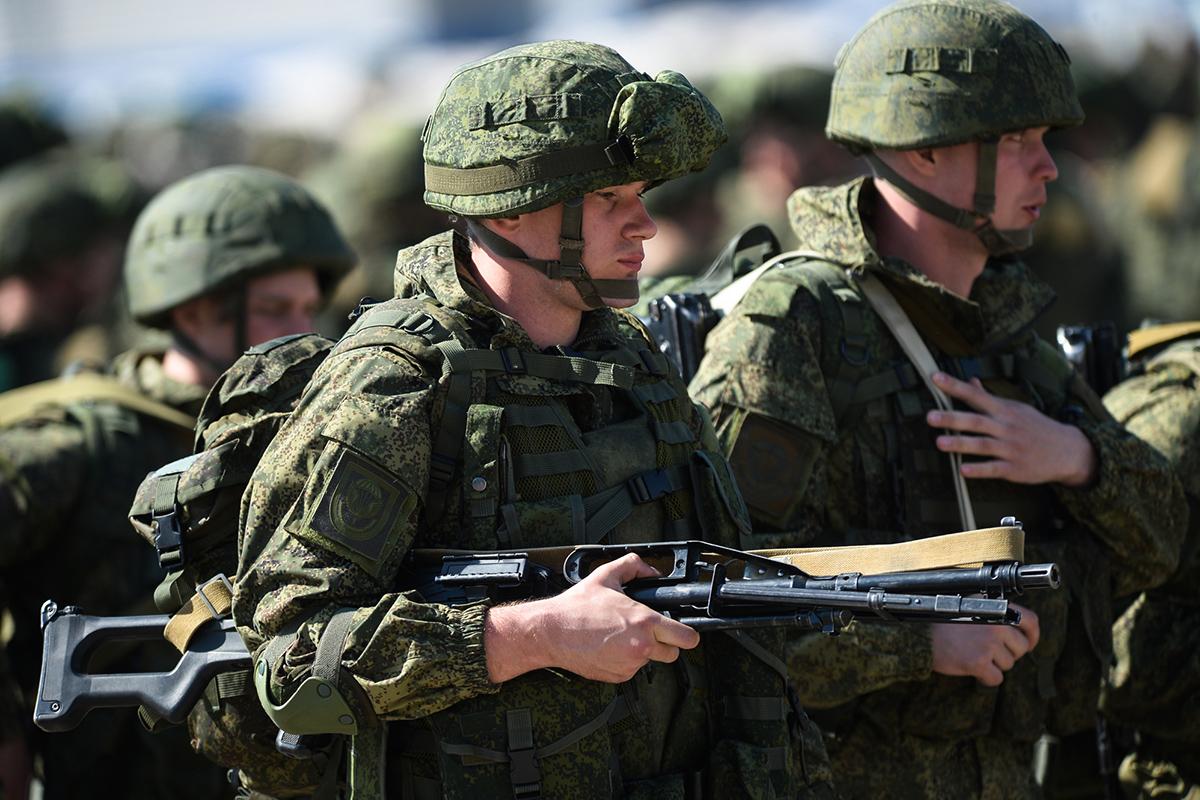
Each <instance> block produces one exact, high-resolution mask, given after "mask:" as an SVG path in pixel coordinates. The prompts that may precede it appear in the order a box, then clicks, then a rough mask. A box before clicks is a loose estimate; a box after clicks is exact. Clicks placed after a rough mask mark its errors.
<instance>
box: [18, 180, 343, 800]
mask: <svg viewBox="0 0 1200 800" xmlns="http://www.w3.org/2000/svg"><path fill="white" fill-rule="evenodd" d="M353 262H354V257H353V253H352V252H351V251H350V249H349V247H348V246H347V245H346V243H345V242H344V241H343V239H342V237H341V235H340V234H339V232H338V231H337V229H336V227H335V226H334V225H333V222H332V220H331V218H330V217H329V215H328V214H327V212H326V211H325V209H324V208H322V207H321V206H320V205H319V204H317V203H316V201H315V200H313V199H312V198H311V197H310V196H309V195H308V194H307V193H306V192H305V191H304V189H302V188H301V187H300V186H299V185H297V184H295V183H294V182H292V181H291V180H289V179H287V178H285V177H283V176H281V175H278V174H275V173H273V172H269V171H266V170H261V169H256V168H251V167H220V168H216V169H211V170H207V171H205V172H201V173H198V174H196V175H194V176H192V177H190V178H186V179H184V180H182V181H179V182H178V183H176V184H175V185H173V186H171V187H169V188H168V189H166V190H165V191H163V192H162V193H161V194H159V195H158V197H157V198H155V200H154V201H153V202H152V203H151V204H150V205H148V206H147V207H146V209H145V210H144V211H143V213H142V214H141V216H140V217H139V219H138V221H137V224H136V226H135V228H134V230H133V233H132V235H131V239H130V245H129V251H128V255H127V258H126V262H125V278H126V284H127V287H128V299H129V305H130V311H131V313H132V315H133V317H134V318H135V319H136V320H137V321H139V322H141V323H143V324H145V325H149V326H151V327H155V328H161V329H164V330H167V331H169V332H170V335H171V345H170V346H169V347H167V348H166V349H165V351H164V350H154V349H150V350H145V349H142V350H133V351H130V352H126V353H124V354H122V355H120V356H118V357H117V358H116V359H115V360H114V361H113V362H112V364H111V365H110V366H109V368H108V370H107V373H106V374H107V375H108V376H110V379H108V380H104V379H101V378H98V377H96V376H87V379H85V377H84V376H81V377H79V378H72V379H62V380H58V381H52V382H47V383H44V384H39V385H36V386H33V387H27V388H25V389H22V390H18V391H16V392H12V393H9V394H7V395H3V396H0V424H2V425H3V426H4V427H0V519H3V520H4V525H2V526H0V568H2V569H3V572H2V575H3V578H2V581H3V590H4V596H3V604H4V607H5V608H6V609H8V610H10V611H11V613H12V617H13V619H14V620H15V623H16V630H15V632H14V634H13V638H12V640H11V641H10V642H9V643H8V652H9V654H10V656H11V658H12V661H13V669H14V670H15V671H16V675H17V678H18V681H19V683H20V685H21V687H22V689H23V691H24V694H25V696H26V700H27V701H29V700H30V699H31V698H32V697H33V695H34V691H35V689H36V686H37V680H38V665H39V664H40V661H41V636H40V633H39V630H38V627H37V619H38V607H39V605H40V603H41V602H42V601H43V600H44V599H45V598H46V597H53V598H55V599H56V600H59V601H60V602H62V601H68V602H72V603H77V604H78V605H80V606H81V607H82V608H83V609H84V610H85V611H87V612H90V613H108V614H129V613H149V612H150V611H151V610H152V609H153V604H152V603H151V596H152V594H153V591H154V586H155V584H156V583H157V581H158V579H159V578H161V576H162V575H161V571H160V570H159V567H158V564H157V563H156V561H155V559H154V556H153V554H152V553H150V552H149V551H148V550H147V549H146V547H145V545H144V543H142V542H141V541H139V540H138V539H137V538H136V537H134V536H132V535H131V532H130V530H129V524H128V522H127V520H126V510H127V509H128V507H129V502H130V500H131V499H132V497H133V493H134V491H135V490H136V489H137V486H138V484H139V483H140V482H141V480H142V478H144V477H145V475H146V473H147V472H148V471H150V470H151V469H153V468H155V467H157V466H159V465H161V464H163V463H165V462H167V461H172V460H174V459H176V458H179V457H181V456H183V455H186V454H188V453H189V452H190V451H191V442H192V425H193V424H194V419H193V417H194V415H195V414H196V413H197V411H198V410H199V407H200V404H201V402H202V401H203V399H204V396H205V394H206V392H207V389H208V387H209V385H210V384H211V383H212V382H213V381H214V380H215V379H216V377H217V376H218V375H219V374H220V372H221V371H222V370H223V369H224V368H225V366H227V365H228V364H229V363H231V362H232V361H233V360H234V359H235V358H236V357H237V356H238V355H239V354H240V353H241V352H242V351H243V350H244V349H245V348H246V346H247V345H249V344H254V343H258V342H262V341H265V340H268V339H272V338H275V337H277V336H283V335H287V334H292V333H299V332H305V331H308V330H310V329H311V328H312V322H313V315H314V314H315V313H316V310H317V306H318V305H319V303H320V300H321V297H322V295H323V294H324V293H325V292H327V291H328V290H329V288H330V286H331V284H332V283H333V282H334V281H335V280H336V279H337V278H338V277H339V276H340V275H342V274H344V273H345V272H346V271H347V270H349V269H350V267H351V266H352V265H353ZM165 655H166V653H164V652H158V653H155V652H153V651H152V652H150V653H146V652H142V651H138V652H135V653H115V654H111V653H110V654H109V656H108V657H109V658H110V663H109V664H108V666H110V667H120V666H121V664H126V665H133V671H138V670H146V669H147V668H149V667H150V666H152V665H153V664H154V663H157V661H161V660H162V656H165ZM102 657H103V654H102ZM156 658H157V661H156ZM168 663H170V662H168ZM23 716H24V720H23V723H24V725H25V726H26V727H28V720H29V716H30V711H28V710H26V712H24V715H23ZM187 746H188V745H187V737H186V732H185V731H182V730H168V731H166V732H164V733H162V734H158V735H156V736H154V737H150V736H149V734H147V733H146V731H144V730H142V729H141V728H140V726H138V724H137V723H136V722H134V718H133V716H132V715H129V714H121V715H103V714H99V715H93V717H90V718H89V719H87V720H86V721H85V722H84V724H83V725H82V726H81V727H80V728H79V729H78V730H76V731H73V732H72V733H70V734H55V735H54V736H51V737H40V738H39V740H38V741H37V743H36V750H37V751H38V752H39V753H40V755H41V759H42V764H43V780H44V784H45V795H44V796H45V797H47V798H56V797H82V796H85V795H87V794H89V793H90V792H92V791H93V788H92V787H94V786H97V785H104V784H105V783H107V785H109V786H111V787H113V788H114V790H117V791H119V792H120V794H121V795H122V796H124V797H168V796H169V797H205V796H208V797H211V796H213V794H214V793H215V792H218V791H219V786H220V781H221V776H220V773H219V772H217V771H216V770H215V768H212V767H210V768H209V769H208V770H207V771H205V770H202V769H201V767H204V766H206V765H205V764H204V762H203V761H201V760H199V759H198V757H196V756H194V755H191V754H189V753H187V752H186V748H187ZM118 787H119V789H118Z"/></svg>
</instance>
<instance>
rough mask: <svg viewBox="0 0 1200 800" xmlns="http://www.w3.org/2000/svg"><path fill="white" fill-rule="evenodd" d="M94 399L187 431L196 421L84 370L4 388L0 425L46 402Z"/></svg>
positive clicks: (63, 403)
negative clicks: (39, 381)
mask: <svg viewBox="0 0 1200 800" xmlns="http://www.w3.org/2000/svg"><path fill="white" fill-rule="evenodd" d="M96 401H109V402H113V403H116V404H117V405H119V406H121V407H122V408H128V409H130V410H132V411H136V412H138V413H139V414H145V415H146V416H148V417H153V418H154V419H158V420H162V421H163V422H166V423H168V424H171V425H176V426H178V427H180V428H183V429H185V430H187V431H189V432H190V431H191V430H192V428H194V427H195V425H196V419H195V418H194V417H193V416H191V415H190V414H185V413H184V412H182V411H180V410H178V409H176V408H172V407H171V406H169V405H167V404H165V403H160V402H158V401H157V400H151V399H150V398H149V397H146V396H145V395H143V394H142V393H141V392H139V391H137V390H136V389H132V388H130V387H128V386H126V385H124V384H122V383H119V382H118V381H116V380H115V379H113V378H110V377H108V376H106V375H94V374H87V375H75V376H73V377H71V378H55V379H54V380H49V381H42V382H41V383H35V384H32V385H31V386H22V387H21V388H19V389H12V390H10V391H7V392H5V393H4V396H3V397H0V427H7V426H9V425H13V424H15V423H17V422H20V421H22V420H25V419H28V418H29V417H32V416H33V415H34V414H36V413H37V412H38V411H40V410H41V409H43V408H46V407H48V406H50V407H55V408H62V407H64V406H68V405H70V404H72V403H89V402H96Z"/></svg>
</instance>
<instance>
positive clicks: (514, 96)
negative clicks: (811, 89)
mask: <svg viewBox="0 0 1200 800" xmlns="http://www.w3.org/2000/svg"><path fill="white" fill-rule="evenodd" d="M725 138H726V134H725V126H724V123H723V122H722V120H721V115H720V114H719V113H718V112H717V110H716V109H715V108H714V107H713V105H712V103H710V102H709V101H708V99H707V98H706V97H705V96H704V95H703V94H701V93H700V92H699V91H698V90H697V89H696V88H695V87H693V86H692V84H691V83H689V82H688V80H687V78H685V77H683V76H682V75H680V74H679V73H677V72H672V71H669V70H667V71H663V72H660V73H658V75H656V76H655V77H654V78H651V77H650V76H649V75H647V74H646V73H644V72H638V71H637V70H635V69H634V68H633V67H632V66H630V64H629V62H627V61H626V60H625V59H624V58H622V57H621V56H620V55H618V54H617V53H616V52H615V51H613V50H611V49H609V48H607V47H604V46H602V45H597V44H589V43H586V42H575V41H550V42H539V43H536V44H527V45H520V46H517V47H513V48H510V49H508V50H504V51H501V52H500V53H497V54H495V55H493V56H490V57H488V58H485V59H483V60H482V61H477V62H474V63H472V64H468V65H466V66H464V67H462V68H460V69H459V70H458V71H457V72H455V73H454V75H453V76H452V77H451V78H450V82H449V84H448V85H447V86H446V89H445V90H444V91H443V92H442V96H441V98H440V99H439V101H438V104H437V107H436V108H435V109H434V112H433V115H432V116H430V118H429V121H428V122H427V123H426V125H425V131H424V133H423V134H422V140H423V141H424V149H423V158H424V161H425V202H426V204H427V205H429V206H431V207H433V208H435V209H439V210H442V211H447V212H450V213H451V214H454V215H458V216H462V217H466V218H467V220H468V225H469V227H470V229H471V231H472V233H473V234H474V235H475V236H476V237H477V238H478V239H479V240H480V241H481V242H482V243H483V244H484V245H485V246H487V247H488V248H489V249H491V250H492V251H494V252H496V253H497V254H499V255H501V256H503V257H506V258H511V259H514V260H517V261H521V262H523V263H525V264H528V265H529V266H531V267H533V268H535V269H537V270H539V271H541V272H543V273H545V274H546V275H547V276H548V277H550V278H551V279H556V280H568V281H571V282H572V283H574V284H575V286H576V288H577V289H578V290H579V293H580V296H581V297H582V298H583V300H584V302H586V303H587V304H588V305H589V306H591V307H593V308H598V307H601V306H603V305H604V301H603V300H602V299H601V298H602V297H607V298H612V299H631V298H632V299H636V298H637V295H638V288H637V281H636V280H594V279H592V278H591V277H590V276H589V275H588V273H587V269H586V267H585V265H584V264H583V263H582V260H581V254H582V251H583V237H582V226H583V196H584V195H585V194H586V193H588V192H591V191H595V190H596V189H600V188H603V187H605V186H614V185H619V184H624V183H632V182H636V181H646V182H647V183H648V184H650V185H656V184H659V183H662V182H664V181H668V180H671V179H672V178H677V177H680V176H683V175H686V174H688V173H690V172H696V171H699V170H701V169H703V168H704V167H705V165H706V164H708V161H709V158H710V157H711V156H712V154H713V152H714V151H715V150H716V149H717V147H719V146H720V145H721V144H722V143H723V142H724V141H725ZM556 203H563V204H564V205H563V218H562V232H561V236H560V248H561V249H560V253H559V258H558V259H557V260H552V261H551V260H544V259H534V258H530V257H529V256H528V255H526V253H525V252H524V251H523V250H521V249H520V248H519V247H517V246H516V245H514V244H513V243H512V242H510V241H508V240H507V239H504V238H503V237H501V236H499V235H497V234H495V233H494V232H492V231H491V230H490V229H488V228H486V227H485V226H483V225H480V224H478V223H477V222H476V221H474V218H480V217H511V216H517V215H519V214H524V213H527V212H531V211H537V210H539V209H542V208H547V207H549V206H552V205H554V204H556Z"/></svg>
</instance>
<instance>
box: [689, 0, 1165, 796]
mask: <svg viewBox="0 0 1200 800" xmlns="http://www.w3.org/2000/svg"><path fill="white" fill-rule="evenodd" d="M1081 118H1082V113H1081V112H1080V110H1079V106H1078V103H1077V102H1076V99H1075V95H1074V90H1073V88H1072V83H1071V77H1070V73H1069V70H1068V59H1067V55H1066V53H1065V51H1064V50H1063V48H1062V47H1061V46H1060V45H1058V44H1057V43H1056V42H1055V41H1054V40H1052V39H1051V38H1050V36H1049V35H1048V34H1047V33H1046V32H1045V31H1044V30H1043V29H1042V28H1040V27H1039V26H1038V25H1037V24H1036V23H1034V22H1033V20H1031V19H1029V18H1028V17H1026V16H1024V15H1023V14H1021V13H1020V12H1018V11H1016V10H1015V9H1013V8H1012V7H1011V6H1009V5H1007V4H1004V3H1000V2H995V1H994V0H932V1H931V0H916V1H913V2H902V3H898V4H895V5H892V6H889V7H888V8H887V9H885V10H883V11H881V12H879V13H878V14H877V15H876V16H874V17H873V18H872V19H871V20H870V21H869V22H868V23H867V25H866V26H865V27H864V28H863V29H862V31H861V32H860V33H859V34H858V35H857V36H856V37H855V38H854V39H852V40H851V41H850V43H849V44H848V45H846V46H845V47H844V48H843V49H842V51H841V53H840V56H839V58H838V61H837V64H836V76H835V78H834V84H833V89H832V102H831V109H830V115H829V121H828V127H827V133H828V135H829V136H830V137H831V138H833V139H834V140H835V141H839V142H841V143H843V144H846V145H848V146H849V147H851V148H852V149H853V150H855V151H857V152H859V153H863V154H865V155H866V157H867V159H868V161H869V163H870V164H871V166H872V167H873V169H874V170H875V175H876V177H874V178H864V179H859V180H856V181H853V182H851V183H849V184H846V185H843V186H840V187H836V188H832V189H826V188H805V189H800V190H798V191H797V192H796V193H795V194H793V196H792V197H791V198H790V200H789V212H790V216H791V218H792V223H793V227H794V230H795V232H796V234H797V236H798V238H799V241H800V246H801V248H802V251H801V252H798V253H797V254H795V255H794V256H793V257H791V258H789V259H785V260H784V261H783V263H782V264H780V265H779V266H777V267H776V268H775V269H774V270H773V271H770V270H768V271H766V272H765V274H763V275H762V277H761V278H759V280H758V281H757V282H756V283H755V284H754V285H753V286H752V288H751V289H750V290H749V292H748V293H747V294H746V295H745V297H744V299H742V301H741V303H740V304H738V305H737V306H735V307H734V308H733V310H732V312H731V313H730V314H729V315H728V316H727V317H726V318H725V319H724V321H723V322H721V323H720V324H719V325H718V327H717V328H716V329H715V330H714V331H713V332H712V333H711V334H710V335H709V338H708V348H709V349H708V352H707V355H706V357H705V358H704V360H703V362H702V363H701V365H700V369H699V372H698V374H697V375H696V377H695V379H694V381H693V382H692V389H693V391H694V392H695V396H696V397H697V398H698V399H699V400H700V401H701V402H702V403H704V404H705V405H707V406H708V407H709V409H710V410H711V411H712V413H713V417H714V423H715V425H716V428H717V432H718V436H719V437H720V438H721V440H722V442H723V444H724V446H725V447H726V449H727V452H728V453H729V454H730V461H731V463H732V465H733V468H734V472H735V474H736V475H737V477H738V482H739V484H740V485H741V486H742V489H743V491H744V492H745V497H746V502H747V505H748V506H749V507H750V511H751V515H752V518H753V520H754V523H755V525H754V527H755V531H756V534H755V536H756V539H757V541H758V543H759V544H760V546H777V545H785V544H787V545H796V544H804V543H812V544H818V545H845V544H876V543H886V542H895V541H903V540H910V539H920V538H923V537H927V536H930V535H933V534H942V533H946V532H948V531H954V530H960V529H963V528H973V527H976V524H975V519H978V520H980V523H981V524H983V525H987V524H991V525H994V524H996V523H998V522H999V521H1000V520H1001V518H1002V517H1004V516H1016V517H1017V518H1018V519H1020V520H1022V521H1024V523H1025V525H1026V530H1027V532H1028V540H1027V543H1026V547H1027V556H1028V557H1029V558H1031V559H1032V560H1035V561H1056V562H1058V563H1059V564H1060V565H1061V567H1062V570H1063V583H1064V584H1065V585H1066V586H1067V587H1069V589H1067V590H1064V591H1060V592H1047V593H1044V594H1043V596H1042V597H1040V598H1037V602H1036V603H1034V602H1031V605H1032V610H1033V611H1035V612H1036V613H1030V612H1029V611H1026V613H1025V615H1024V618H1023V620H1022V623H1021V625H1020V626H1019V627H1016V628H1002V627H1001V628H979V627H968V626H947V625H931V626H927V627H922V626H915V625H914V626H907V625H906V626H893V627H887V626H871V627H868V626H865V625H864V626H856V627H855V628H852V630H851V631H850V632H849V633H847V634H845V635H843V636H842V637H840V638H839V639H837V640H828V639H825V638H822V637H812V636H804V637H796V638H795V641H794V642H793V646H792V648H791V650H790V652H789V666H790V669H791V673H792V675H793V677H794V679H795V680H796V681H797V682H798V684H800V691H801V695H802V698H803V701H804V702H805V704H806V705H807V706H809V707H810V708H819V709H822V710H821V711H820V712H814V718H816V719H817V721H818V723H819V724H820V725H821V727H822V729H823V730H825V731H826V732H827V737H828V738H827V744H828V746H829V751H830V759H831V761H832V763H833V766H834V774H835V775H836V776H837V781H838V787H839V791H840V792H841V793H842V794H843V795H844V796H847V797H947V798H949V797H953V798H968V797H1032V796H1037V794H1038V787H1037V786H1036V785H1035V782H1034V776H1033V770H1032V769H1031V761H1032V758H1033V747H1034V742H1035V740H1037V739H1038V737H1039V735H1040V734H1041V733H1042V731H1043V729H1044V728H1046V727H1047V726H1050V727H1052V728H1053V729H1055V730H1061V729H1068V730H1073V729H1078V728H1082V727H1084V726H1086V725H1089V724H1091V722H1092V719H1093V716H1094V709H1095V700H1096V696H1095V690H1094V687H1096V686H1098V682H1099V665H1100V664H1102V663H1105V661H1106V658H1107V655H1108V650H1109V646H1108V635H1107V632H1108V630H1109V625H1110V622H1111V619H1112V614H1111V610H1110V600H1111V594H1112V592H1113V590H1114V589H1115V590H1116V592H1117V593H1120V594H1128V593H1130V592H1134V591H1137V590H1140V589H1142V588H1144V587H1147V586H1151V585H1154V584H1156V583H1158V582H1161V581H1162V580H1163V579H1164V578H1165V576H1166V575H1167V574H1168V573H1169V571H1170V569H1171V568H1172V566H1173V565H1174V563H1175V560H1176V558H1177V556H1178V544H1179V540H1180V538H1179V537H1180V536H1181V526H1182V519H1183V515H1184V509H1183V500H1182V493H1181V490H1180V488H1179V486H1178V482H1177V481H1176V480H1175V479H1174V477H1173V476H1172V475H1171V472H1170V470H1169V468H1168V466H1167V464H1166V463H1165V462H1164V461H1163V460H1162V458H1161V457H1160V456H1158V455H1157V454H1155V453H1154V452H1153V451H1152V450H1151V449H1150V448H1149V447H1147V446H1146V445H1144V444H1142V443H1141V442H1139V441H1138V440H1136V439H1135V438H1134V437H1132V436H1130V435H1128V434H1127V433H1125V432H1124V431H1123V430H1122V429H1121V428H1120V427H1119V426H1118V425H1117V424H1116V423H1115V422H1114V421H1113V420H1112V419H1111V418H1110V417H1108V416H1107V415H1106V414H1105V412H1104V410H1103V408H1102V406H1101V405H1100V403H1099V402H1098V400H1097V398H1096V397H1095V395H1094V394H1093V393H1091V392H1090V390H1088V389H1087V387H1086V386H1084V385H1083V384H1082V381H1081V380H1080V379H1078V378H1076V377H1075V376H1074V375H1073V373H1072V371H1071V368H1070V366H1069V365H1068V364H1067V363H1066V362H1065V361H1064V360H1063V359H1062V358H1061V357H1060V356H1059V355H1058V354H1057V352H1056V351H1055V350H1054V349H1053V348H1052V347H1051V346H1050V345H1049V344H1047V343H1046V342H1044V341H1042V340H1040V339H1038V338H1037V336H1036V335H1035V334H1034V333H1033V332H1032V331H1031V329H1030V326H1031V323H1032V322H1033V320H1034V319H1035V318H1036V317H1037V315H1038V314H1039V313H1040V312H1041V311H1042V310H1043V309H1045V307H1046V306H1047V305H1048V304H1049V302H1050V300H1051V299H1052V298H1051V293H1050V292H1049V290H1048V289H1047V288H1046V287H1045V286H1044V285H1043V284H1042V283H1040V282H1039V281H1038V280H1037V279H1036V278H1034V277H1033V276H1032V275H1031V274H1029V272H1028V271H1027V270H1026V268H1025V267H1024V266H1023V265H1022V264H1021V262H1020V261H1019V260H1017V259H1016V258H1015V257H1012V255H1011V254H1012V253H1013V252H1015V251H1017V250H1019V249H1021V248H1022V247H1024V246H1025V245H1027V244H1028V242H1029V241H1030V238H1031V234H1032V229H1033V225H1034V223H1035V221H1036V220H1037V218H1038V215H1039V213H1040V210H1041V206H1042V204H1043V202H1044V199H1045V187H1046V184H1047V183H1048V182H1049V181H1051V180H1053V179H1054V177H1055V169H1054V163H1053V161H1052V160H1051V159H1050V157H1049V154H1048V153H1047V151H1046V148H1045V145H1044V143H1043V137H1044V135H1045V134H1046V132H1047V131H1048V130H1049V129H1050V128H1053V127H1058V126H1064V125H1075V124H1078V123H1079V122H1080V121H1081ZM803 251H811V252H809V253H805V252H803ZM885 315H886V319H885ZM914 326H915V330H914ZM890 328H894V329H895V331H896V333H895V334H893V333H891V332H889V329H890ZM930 351H932V353H931V352H930ZM908 352H911V353H912V356H911V357H906V355H905V354H906V353H908ZM935 354H936V355H935ZM910 362H911V363H910ZM928 387H933V388H932V389H930V388H928ZM935 390H936V393H937V394H938V395H944V396H948V398H949V399H946V398H944V397H942V398H941V399H939V401H938V404H937V405H935V397H934V391H935ZM951 401H953V405H952V403H951ZM943 404H944V405H943ZM960 476H961V477H960ZM968 482H969V483H970V486H969V488H968V486H967V483H968ZM1039 639H1040V642H1041V643H1040V644H1039V643H1038V642H1039ZM1035 645H1036V647H1037V649H1036V650H1034V649H1033V648H1034V647H1035ZM1031 650H1032V651H1033V652H1032V653H1030V651H1031ZM1027 654H1029V655H1027ZM1006 673H1007V674H1006Z"/></svg>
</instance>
